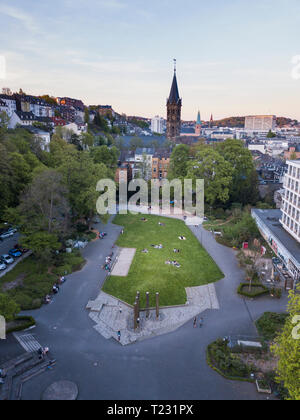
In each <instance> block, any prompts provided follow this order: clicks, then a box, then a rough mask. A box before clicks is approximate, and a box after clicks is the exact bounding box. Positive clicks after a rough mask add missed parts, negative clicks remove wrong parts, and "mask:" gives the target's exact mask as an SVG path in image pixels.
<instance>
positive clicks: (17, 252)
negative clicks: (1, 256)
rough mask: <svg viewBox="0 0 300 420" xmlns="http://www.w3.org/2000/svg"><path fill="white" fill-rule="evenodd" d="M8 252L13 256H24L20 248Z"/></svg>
mask: <svg viewBox="0 0 300 420" xmlns="http://www.w3.org/2000/svg"><path fill="white" fill-rule="evenodd" d="M8 254H9V255H10V256H11V257H14V258H18V257H21V256H22V252H21V251H20V250H19V249H11V250H10V251H9V252H8Z"/></svg>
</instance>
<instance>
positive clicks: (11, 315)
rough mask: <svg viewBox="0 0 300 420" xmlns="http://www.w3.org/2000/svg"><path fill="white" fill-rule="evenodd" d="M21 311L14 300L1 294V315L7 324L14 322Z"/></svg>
mask: <svg viewBox="0 0 300 420" xmlns="http://www.w3.org/2000/svg"><path fill="white" fill-rule="evenodd" d="M20 310H21V309H20V307H19V306H18V305H17V304H16V302H15V301H14V300H12V299H11V298H10V297H9V296H7V295H5V294H4V293H0V315H2V316H3V317H4V318H5V321H6V322H10V321H13V320H14V319H15V317H16V315H17V314H18V313H19V312H20Z"/></svg>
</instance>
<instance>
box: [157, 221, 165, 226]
mask: <svg viewBox="0 0 300 420" xmlns="http://www.w3.org/2000/svg"><path fill="white" fill-rule="evenodd" d="M158 224H159V226H166V225H165V224H164V223H161V222H158Z"/></svg>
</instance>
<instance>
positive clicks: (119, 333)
mask: <svg viewBox="0 0 300 420" xmlns="http://www.w3.org/2000/svg"><path fill="white" fill-rule="evenodd" d="M118 341H119V342H120V341H121V331H118Z"/></svg>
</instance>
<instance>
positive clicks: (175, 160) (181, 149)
mask: <svg viewBox="0 0 300 420" xmlns="http://www.w3.org/2000/svg"><path fill="white" fill-rule="evenodd" d="M189 156H190V149H189V147H188V146H187V145H185V144H180V145H179V146H177V147H176V148H175V149H174V150H173V152H172V155H171V159H170V168H169V173H168V178H169V179H170V180H172V179H182V178H185V177H186V175H187V168H188V161H189Z"/></svg>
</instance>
